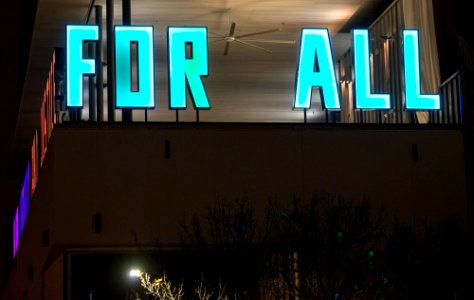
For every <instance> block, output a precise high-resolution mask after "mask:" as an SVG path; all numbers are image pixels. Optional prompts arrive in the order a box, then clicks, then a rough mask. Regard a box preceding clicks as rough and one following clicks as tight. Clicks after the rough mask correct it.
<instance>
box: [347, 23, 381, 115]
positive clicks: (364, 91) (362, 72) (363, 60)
mask: <svg viewBox="0 0 474 300" xmlns="http://www.w3.org/2000/svg"><path fill="white" fill-rule="evenodd" d="M352 33H353V37H354V77H355V78H356V79H355V100H356V108H361V109H375V108H379V109H390V95H388V94H372V92H371V90H372V88H371V84H370V51H369V31H368V30H367V29H357V30H353V32H352Z"/></svg>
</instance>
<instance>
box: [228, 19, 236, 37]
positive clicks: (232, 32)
mask: <svg viewBox="0 0 474 300" xmlns="http://www.w3.org/2000/svg"><path fill="white" fill-rule="evenodd" d="M234 31H235V22H232V24H231V25H230V30H229V36H234Z"/></svg>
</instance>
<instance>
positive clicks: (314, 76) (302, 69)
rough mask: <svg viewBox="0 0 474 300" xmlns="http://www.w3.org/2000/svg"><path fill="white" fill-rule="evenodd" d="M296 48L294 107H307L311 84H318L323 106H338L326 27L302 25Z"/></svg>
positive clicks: (309, 102)
mask: <svg viewBox="0 0 474 300" xmlns="http://www.w3.org/2000/svg"><path fill="white" fill-rule="evenodd" d="M300 49H301V50H300V62H299V65H298V73H297V76H296V98H295V104H294V107H295V108H310V106H311V94H312V88H313V86H315V87H320V89H319V90H320V94H321V99H323V103H324V107H325V108H328V109H340V108H341V103H340V101H339V92H338V90H337V84H336V82H337V81H336V73H335V71H334V62H333V60H332V51H331V44H330V43H329V32H328V30H327V29H303V30H302V31H301V47H300Z"/></svg>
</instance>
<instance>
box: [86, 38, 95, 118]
mask: <svg viewBox="0 0 474 300" xmlns="http://www.w3.org/2000/svg"><path fill="white" fill-rule="evenodd" d="M94 48H95V47H94V44H93V43H89V45H87V52H88V53H87V54H88V56H89V57H94ZM96 71H97V70H96ZM88 82H89V122H94V121H95V120H96V119H95V111H96V103H95V78H94V76H89V78H88Z"/></svg>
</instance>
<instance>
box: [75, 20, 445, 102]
mask: <svg viewBox="0 0 474 300" xmlns="http://www.w3.org/2000/svg"><path fill="white" fill-rule="evenodd" d="M352 35H353V53H354V57H353V59H354V81H355V84H354V93H355V108H356V109H385V110H387V109H390V108H391V99H390V95H389V94H377V93H373V91H372V90H373V89H372V82H371V72H372V71H371V69H370V50H369V49H370V48H369V31H368V30H367V29H356V30H353V32H352ZM97 38H98V26H93V25H92V26H91V25H68V26H67V42H66V43H67V50H66V52H67V66H68V71H67V105H68V107H82V105H83V76H91V75H94V74H95V62H94V60H93V59H91V58H84V57H83V54H82V48H83V43H84V42H86V41H95V40H97ZM207 42H208V40H207V28H206V27H169V28H168V60H169V61H168V68H169V69H168V74H169V98H170V99H169V108H170V109H186V108H187V105H186V92H187V89H188V90H189V93H190V95H191V97H192V99H193V103H194V107H195V108H196V109H209V108H210V107H211V105H210V102H209V99H208V97H207V94H206V90H205V88H204V84H203V82H202V77H205V76H207V75H208V48H207ZM153 45H154V44H153V28H152V27H151V26H116V27H115V53H116V58H115V64H116V92H117V93H116V94H117V99H116V106H117V107H119V108H125V107H127V108H150V107H154V106H155V99H154V97H155V91H154V89H155V82H154V61H153ZM419 51H420V50H419V44H418V31H417V30H403V55H404V56H403V57H404V75H405V96H406V109H418V110H431V109H440V96H439V95H427V94H421V88H420V86H421V82H420V61H419ZM296 74H297V75H296V87H295V99H294V103H293V107H294V108H296V109H308V108H310V107H311V101H312V99H311V95H312V90H313V88H314V87H315V88H318V90H319V92H320V95H321V102H322V104H323V107H324V108H325V109H335V110H339V109H341V103H340V97H339V89H338V84H337V79H336V72H335V69H334V61H333V58H332V51H331V44H330V38H329V32H328V30H327V29H319V28H305V29H302V31H301V43H300V56H299V63H298V68H297V72H296Z"/></svg>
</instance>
